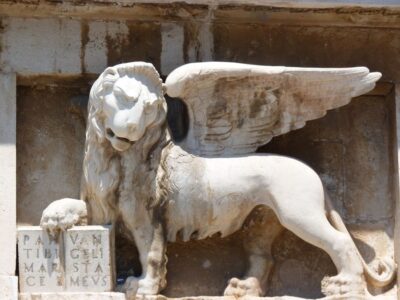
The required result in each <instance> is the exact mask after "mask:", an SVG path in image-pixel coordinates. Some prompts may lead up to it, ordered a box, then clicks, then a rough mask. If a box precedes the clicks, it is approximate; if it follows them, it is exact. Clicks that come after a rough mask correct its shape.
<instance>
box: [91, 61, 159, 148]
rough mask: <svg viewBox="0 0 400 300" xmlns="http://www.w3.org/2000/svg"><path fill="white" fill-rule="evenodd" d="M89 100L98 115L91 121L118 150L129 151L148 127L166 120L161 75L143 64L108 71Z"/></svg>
mask: <svg viewBox="0 0 400 300" xmlns="http://www.w3.org/2000/svg"><path fill="white" fill-rule="evenodd" d="M90 101H91V104H92V105H93V108H94V110H95V114H93V115H92V116H90V117H91V119H90V120H89V121H90V122H92V123H93V125H94V127H95V128H96V129H97V134H98V135H99V136H100V137H105V138H106V139H107V140H108V141H109V142H110V143H111V145H112V147H113V148H114V149H115V150H117V151H125V150H127V149H129V148H130V146H131V145H133V144H134V143H136V142H137V141H138V140H140V139H141V138H142V137H143V136H144V134H145V132H146V129H147V128H149V127H151V126H152V125H153V124H154V123H158V122H159V121H160V118H164V119H165V116H164V114H165V111H166V107H165V100H164V96H163V92H162V82H161V79H160V76H159V75H158V73H157V71H156V70H155V68H154V67H153V65H151V64H148V63H144V62H134V63H126V64H120V65H116V66H114V67H109V68H107V69H106V70H105V71H104V72H103V73H102V74H101V75H100V77H99V78H98V79H97V81H96V82H95V83H94V85H93V87H92V90H91V92H90ZM160 112H161V113H162V115H160ZM163 121H164V120H163Z"/></svg>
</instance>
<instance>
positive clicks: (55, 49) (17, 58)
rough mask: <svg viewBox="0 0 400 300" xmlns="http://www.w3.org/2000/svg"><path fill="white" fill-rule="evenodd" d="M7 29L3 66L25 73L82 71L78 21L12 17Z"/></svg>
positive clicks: (2, 59)
mask: <svg viewBox="0 0 400 300" xmlns="http://www.w3.org/2000/svg"><path fill="white" fill-rule="evenodd" d="M3 26H5V27H6V28H7V30H6V31H5V33H4V35H3V37H2V43H3V45H5V46H4V47H3V48H2V52H1V55H0V64H1V65H2V66H7V68H11V69H12V70H14V71H15V72H18V73H24V74H37V73H63V74H71V73H72V74H76V73H80V72H81V63H80V49H81V39H80V37H81V35H80V23H79V22H78V21H74V20H60V19H59V20H57V19H39V20H38V19H23V18H12V19H7V20H5V21H4V22H3Z"/></svg>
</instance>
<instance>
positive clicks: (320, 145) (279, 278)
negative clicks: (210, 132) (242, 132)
mask: <svg viewBox="0 0 400 300" xmlns="http://www.w3.org/2000/svg"><path fill="white" fill-rule="evenodd" d="M2 5H3V6H0V7H3V8H5V6H4V4H2ZM7 5H8V6H7V8H8V11H7V13H0V16H2V17H1V31H0V40H1V49H0V67H1V69H3V70H7V71H10V70H12V71H15V72H17V74H18V88H17V159H18V160H17V162H18V164H17V167H18V169H17V170H18V171H17V175H18V176H17V212H18V222H19V224H32V225H37V224H38V222H39V219H40V215H41V212H42V210H43V208H44V207H46V205H47V204H48V203H50V202H51V201H53V200H55V199H57V198H61V197H78V196H79V184H80V176H81V163H82V155H83V143H84V140H85V134H84V131H85V116H86V107H85V105H86V103H87V97H88V92H89V89H90V86H91V84H92V83H93V80H94V78H95V76H96V75H97V74H98V73H99V72H101V71H102V70H103V69H104V68H105V67H106V66H108V65H113V64H117V63H121V62H127V61H134V60H143V61H148V62H151V63H153V64H154V65H155V66H156V68H157V69H158V70H159V71H160V73H161V74H162V76H166V75H167V74H168V73H169V72H170V71H171V70H172V69H174V68H175V67H177V66H179V65H181V64H184V63H188V62H193V61H207V60H219V61H236V62H244V63H254V64H266V65H287V66H301V67H311V66H312V67H349V66H359V65H363V66H367V67H369V68H370V69H371V70H372V71H380V72H382V73H383V79H382V81H383V82H387V83H386V84H380V85H379V87H378V89H376V91H375V92H374V93H372V94H371V95H369V96H367V97H361V98H358V99H355V100H353V102H352V104H351V105H349V106H347V107H344V108H342V109H338V110H335V111H331V112H329V113H328V114H327V116H326V117H325V118H323V119H321V120H316V121H312V122H310V123H309V124H308V125H307V126H306V127H305V128H304V129H301V130H297V131H295V132H292V133H290V134H288V135H285V136H282V137H280V138H276V139H275V140H273V142H272V143H270V144H269V145H267V146H265V147H262V148H261V149H259V151H261V152H274V153H279V154H285V155H290V156H294V157H297V158H299V159H301V160H303V161H305V162H307V163H308V164H310V165H311V166H312V167H313V168H314V169H316V170H317V171H318V172H319V174H321V175H322V178H323V180H324V182H325V184H326V186H327V188H328V191H329V193H330V194H331V197H332V199H333V201H334V203H335V206H336V207H337V208H338V209H339V211H340V212H341V215H342V216H344V217H345V220H346V222H347V223H348V225H349V227H350V228H351V229H352V233H353V234H354V236H355V237H356V241H357V244H358V245H359V247H360V249H361V251H362V253H363V255H364V257H366V258H367V261H368V262H371V261H372V260H373V258H374V257H375V256H377V255H384V254H387V253H389V254H390V253H393V247H394V245H393V242H392V239H393V235H394V233H393V230H394V207H395V200H396V199H395V195H394V190H395V189H394V185H395V181H394V180H395V177H394V163H393V162H394V159H395V158H394V153H393V149H394V148H395V146H394V143H395V139H394V123H395V119H394V91H393V83H398V82H399V81H400V56H399V55H398V54H399V50H400V25H399V24H400V22H397V23H396V21H398V20H399V19H400V12H399V11H396V10H388V9H386V8H385V9H377V8H373V9H372V8H370V9H360V8H358V9H356V8H341V9H338V8H327V9H322V8H308V9H296V8H290V9H289V8H277V7H265V6H263V7H250V6H248V7H240V6H235V5H225V6H220V7H212V8H210V7H208V6H207V5H205V4H195V5H189V4H184V3H181V4H163V5H158V6H157V5H154V4H146V5H145V4H142V5H133V6H129V5H126V6H123V5H120V6H118V5H112V3H108V4H104V3H103V4H101V5H100V4H99V3H97V2H96V3H93V4H91V5H89V4H86V5H84V4H82V5H75V4H69V5H67V6H65V7H64V9H62V8H59V7H58V8H57V6H56V5H53V4H49V3H47V2H46V3H44V4H43V9H42V10H41V11H35V12H34V13H31V15H29V11H26V9H27V8H29V7H30V6H29V4H25V6H24V5H22V4H21V3H20V2H16V3H14V4H7ZM52 5H53V6H52ZM39 6H40V5H39ZM39 6H38V7H39ZM87 7H88V8H87ZM18 8H19V9H20V10H19V11H18ZM85 8H86V12H85ZM57 9H58V10H59V13H58V15H59V16H60V17H55V15H56V13H55V12H54V11H56V10H57ZM32 15H34V16H35V17H34V18H33V17H32ZM169 103H170V104H173V105H172V106H170V108H171V113H170V118H169V121H170V122H171V123H172V125H173V126H174V128H176V131H177V132H178V133H179V131H184V128H183V127H184V124H185V121H184V114H183V112H184V109H183V108H182V106H181V105H180V104H179V102H178V103H176V102H171V101H170V102H169ZM249 230H251V229H249ZM243 234H244V233H243V232H239V233H237V234H235V235H233V236H231V237H229V238H227V239H224V240H221V239H218V238H213V239H209V240H206V241H200V242H190V243H176V244H171V245H170V247H169V248H168V253H169V270H170V272H169V273H168V282H169V285H168V288H167V290H166V291H165V292H164V293H165V294H166V295H168V296H182V295H220V294H221V293H222V291H223V289H224V287H225V286H226V281H227V280H228V279H229V278H231V277H233V276H240V275H241V274H242V273H243V272H244V270H245V266H246V261H245V258H244V252H243V247H242V235H243ZM118 241H119V242H118V245H117V246H118V249H117V251H118V252H117V258H118V264H117V269H118V273H119V277H120V278H123V277H124V276H126V275H129V274H132V273H136V274H138V273H140V266H138V263H137V258H136V255H135V250H134V246H133V245H130V244H129V243H128V242H126V241H124V240H122V239H119V240H118ZM228 254H229V255H228ZM274 258H275V260H276V268H274V271H273V273H272V275H271V278H270V280H269V285H270V289H269V291H268V294H269V295H283V294H289V295H294V296H302V297H318V296H321V293H320V280H321V279H322V277H323V276H324V275H325V274H334V272H335V268H334V266H333V264H332V262H331V261H330V259H329V257H328V256H327V255H326V254H325V253H324V252H323V251H321V250H319V249H317V248H315V247H313V246H310V245H308V244H306V243H305V242H303V241H301V240H300V239H298V238H297V237H295V236H294V235H293V234H291V233H290V232H287V231H285V232H284V233H283V234H282V235H281V236H280V237H279V238H278V239H277V241H276V242H275V245H274ZM129 262H132V264H133V265H135V266H137V267H136V269H135V270H133V269H131V268H130V267H131V265H132V264H129ZM193 274H196V275H195V276H194V275H193ZM298 278H306V279H307V280H298Z"/></svg>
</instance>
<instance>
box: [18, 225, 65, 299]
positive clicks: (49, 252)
mask: <svg viewBox="0 0 400 300" xmlns="http://www.w3.org/2000/svg"><path fill="white" fill-rule="evenodd" d="M62 249H63V247H62V237H61V236H60V237H59V238H58V241H55V240H52V239H50V238H49V235H48V234H47V232H46V231H44V230H42V229H41V228H40V227H39V226H26V227H25V226H22V227H19V228H18V259H19V284H20V291H21V292H58V291H63V290H64V273H63V264H62V260H61V259H62V255H63V254H62Z"/></svg>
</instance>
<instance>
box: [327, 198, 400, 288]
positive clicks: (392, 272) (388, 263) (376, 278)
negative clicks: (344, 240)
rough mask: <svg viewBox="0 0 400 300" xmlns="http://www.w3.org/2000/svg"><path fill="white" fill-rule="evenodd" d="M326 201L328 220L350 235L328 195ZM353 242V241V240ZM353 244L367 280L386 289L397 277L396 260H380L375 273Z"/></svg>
mask: <svg viewBox="0 0 400 300" xmlns="http://www.w3.org/2000/svg"><path fill="white" fill-rule="evenodd" d="M325 201H326V206H327V212H328V218H329V220H330V221H331V222H332V224H333V226H334V227H335V228H336V229H337V230H339V231H341V232H343V233H346V234H348V235H350V232H349V231H348V230H347V228H346V225H345V224H344V222H343V219H342V218H341V216H340V215H339V213H338V212H337V211H336V210H335V208H334V207H333V205H332V201H331V200H330V198H329V196H328V194H327V193H325ZM350 236H351V235H350ZM351 240H352V241H353V239H351ZM353 244H354V247H355V248H356V250H357V253H358V255H359V257H360V259H361V262H362V264H363V268H364V275H365V277H366V278H367V280H368V282H369V283H370V284H372V285H373V286H374V287H385V286H387V285H389V284H390V283H391V282H392V281H393V279H394V278H395V276H396V263H395V262H394V260H393V259H392V258H386V259H380V260H379V267H378V270H377V271H375V270H373V269H371V267H370V266H369V265H368V264H367V263H366V262H365V260H364V258H363V257H362V255H361V253H360V251H359V250H358V248H357V246H356V244H355V243H354V241H353Z"/></svg>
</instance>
